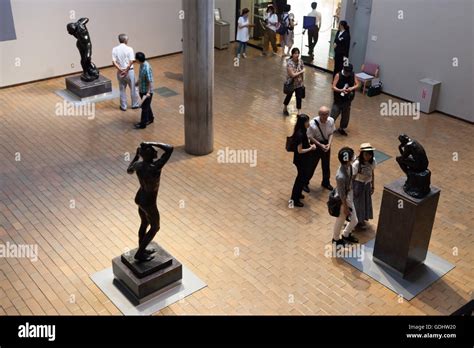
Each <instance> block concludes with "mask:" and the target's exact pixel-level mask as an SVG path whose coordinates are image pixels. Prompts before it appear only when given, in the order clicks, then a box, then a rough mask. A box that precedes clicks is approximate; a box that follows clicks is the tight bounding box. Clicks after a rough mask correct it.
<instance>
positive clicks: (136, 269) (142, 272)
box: [120, 244, 173, 279]
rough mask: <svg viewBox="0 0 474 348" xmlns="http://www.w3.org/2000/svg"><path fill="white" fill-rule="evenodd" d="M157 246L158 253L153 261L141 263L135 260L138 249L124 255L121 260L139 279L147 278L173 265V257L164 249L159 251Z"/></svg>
mask: <svg viewBox="0 0 474 348" xmlns="http://www.w3.org/2000/svg"><path fill="white" fill-rule="evenodd" d="M156 246H157V244H155V246H154V248H155V249H156V250H157V252H156V253H154V254H153V256H154V258H153V260H151V261H148V262H140V261H137V260H135V257H134V256H135V253H136V252H137V249H133V250H132V251H131V252H129V253H128V254H123V255H122V256H121V257H120V259H121V261H122V262H123V263H124V264H125V265H126V266H127V267H128V268H130V270H131V271H132V272H133V274H134V275H135V276H136V277H137V278H139V279H142V278H145V277H146V276H148V275H150V274H152V273H155V272H157V271H159V270H160V269H163V268H166V267H169V266H171V264H172V263H173V256H171V255H170V254H168V253H167V252H166V251H165V250H164V249H162V248H160V247H159V246H158V248H159V249H157V247H156ZM150 247H151V245H150Z"/></svg>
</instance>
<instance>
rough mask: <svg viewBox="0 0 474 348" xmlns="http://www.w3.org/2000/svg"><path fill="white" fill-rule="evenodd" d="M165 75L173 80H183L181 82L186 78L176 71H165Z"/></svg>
mask: <svg viewBox="0 0 474 348" xmlns="http://www.w3.org/2000/svg"><path fill="white" fill-rule="evenodd" d="M165 76H166V78H168V79H171V80H176V81H181V82H183V80H184V77H183V74H182V73H174V72H171V71H165Z"/></svg>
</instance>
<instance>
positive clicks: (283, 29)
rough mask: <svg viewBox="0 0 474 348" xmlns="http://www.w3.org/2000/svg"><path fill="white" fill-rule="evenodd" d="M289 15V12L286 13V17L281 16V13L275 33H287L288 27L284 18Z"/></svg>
mask: <svg viewBox="0 0 474 348" xmlns="http://www.w3.org/2000/svg"><path fill="white" fill-rule="evenodd" d="M289 17H290V15H289V14H287V15H286V18H285V17H283V15H282V17H281V20H280V26H279V27H278V29H277V33H278V34H280V35H286V34H288V30H289V29H290V28H289V27H288V26H287V24H286V20H287V19H289Z"/></svg>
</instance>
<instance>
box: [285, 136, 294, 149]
mask: <svg viewBox="0 0 474 348" xmlns="http://www.w3.org/2000/svg"><path fill="white" fill-rule="evenodd" d="M285 149H286V151H288V152H294V151H295V140H294V139H293V137H286V145H285Z"/></svg>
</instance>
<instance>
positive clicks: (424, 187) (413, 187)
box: [403, 169, 431, 198]
mask: <svg viewBox="0 0 474 348" xmlns="http://www.w3.org/2000/svg"><path fill="white" fill-rule="evenodd" d="M430 184H431V172H430V170H429V169H426V170H424V171H422V172H419V173H418V172H411V171H409V172H408V175H407V181H406V182H405V185H403V189H404V191H405V192H406V193H408V194H409V195H410V196H412V197H415V198H423V197H425V196H426V195H427V194H428V193H430V190H431V188H430Z"/></svg>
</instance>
